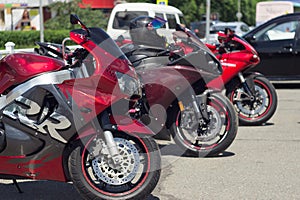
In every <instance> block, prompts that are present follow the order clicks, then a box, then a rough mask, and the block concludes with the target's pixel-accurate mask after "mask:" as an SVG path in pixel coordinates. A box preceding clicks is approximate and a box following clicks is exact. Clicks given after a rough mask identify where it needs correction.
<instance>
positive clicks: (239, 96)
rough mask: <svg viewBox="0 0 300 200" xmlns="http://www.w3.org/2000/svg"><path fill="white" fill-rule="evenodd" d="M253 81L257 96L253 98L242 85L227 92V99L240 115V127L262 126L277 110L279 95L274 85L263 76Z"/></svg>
mask: <svg viewBox="0 0 300 200" xmlns="http://www.w3.org/2000/svg"><path fill="white" fill-rule="evenodd" d="M253 81H254V89H255V94H254V96H253V97H252V98H251V96H250V95H248V94H247V92H245V90H244V88H243V86H242V85H241V84H238V85H235V86H233V87H230V88H229V90H228V91H227V97H228V98H229V99H230V101H231V102H232V104H233V105H234V107H235V109H236V111H237V113H238V117H239V124H240V125H245V126H257V125H262V124H263V123H266V122H267V121H268V120H269V119H270V118H271V117H272V116H273V115H274V113H275V111H276V108H277V93H276V90H275V88H274V86H273V85H272V83H270V81H269V80H268V79H267V78H266V77H262V76H257V77H254V78H253Z"/></svg>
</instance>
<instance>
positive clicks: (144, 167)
mask: <svg viewBox="0 0 300 200" xmlns="http://www.w3.org/2000/svg"><path fill="white" fill-rule="evenodd" d="M114 139H115V141H116V143H117V145H118V149H119V152H120V154H121V156H122V159H123V161H122V162H123V163H122V164H121V166H122V170H117V169H114V168H112V167H111V164H110V163H109V159H108V158H107V157H106V158H104V157H102V158H101V155H100V156H97V157H93V155H92V153H91V152H90V151H89V150H91V149H93V148H95V144H96V142H95V139H94V138H92V139H91V140H89V141H88V142H87V144H86V145H82V144H78V145H77V146H76V147H75V148H74V149H73V151H72V153H71V154H70V156H69V172H70V176H71V179H72V181H73V184H74V186H75V188H76V189H77V191H78V192H79V193H80V194H81V196H82V197H83V198H84V199H99V200H102V199H103V200H104V199H105V200H107V199H113V200H124V199H136V200H138V199H144V198H146V197H147V196H148V195H149V194H150V193H151V192H152V191H153V189H154V188H155V186H156V185H157V183H158V180H159V177H160V164H161V158H160V151H159V148H158V145H157V143H156V142H155V141H154V139H153V138H150V137H149V138H146V137H144V138H139V137H133V136H130V135H127V134H125V133H122V134H117V135H115V134H114Z"/></svg>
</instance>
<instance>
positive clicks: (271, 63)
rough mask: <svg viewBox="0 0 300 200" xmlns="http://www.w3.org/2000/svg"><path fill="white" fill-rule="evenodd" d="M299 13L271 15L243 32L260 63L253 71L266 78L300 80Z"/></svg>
mask: <svg viewBox="0 0 300 200" xmlns="http://www.w3.org/2000/svg"><path fill="white" fill-rule="evenodd" d="M299 25H300V13H293V14H286V15H282V16H279V17H276V18H273V19H271V20H269V21H267V22H266V23H264V24H262V25H260V26H258V27H256V28H254V29H253V30H251V31H250V32H248V33H246V34H245V35H244V36H243V38H244V39H246V40H247V41H248V42H249V43H250V44H251V45H252V46H253V47H254V48H255V49H256V50H257V52H258V54H259V56H260V58H261V62H260V64H258V65H257V66H256V67H255V68H254V69H253V70H254V71H258V72H261V73H262V74H264V75H265V76H267V77H268V78H269V79H270V80H300V26H299Z"/></svg>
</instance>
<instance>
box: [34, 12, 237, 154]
mask: <svg viewBox="0 0 300 200" xmlns="http://www.w3.org/2000/svg"><path fill="white" fill-rule="evenodd" d="M139 20H140V21H141V23H146V24H147V23H151V24H152V25H154V24H156V25H157V26H161V25H162V24H161V23H160V21H156V19H151V18H147V17H145V18H139ZM186 30H187V29H184V28H183V27H181V26H179V25H178V31H176V32H177V33H178V34H181V35H185V36H186V37H188V35H189V34H192V32H190V31H186ZM140 31H141V32H140ZM185 31H186V32H185ZM136 33H137V34H141V36H142V37H144V36H145V35H144V32H143V30H137V32H136ZM146 39H150V41H149V40H148V44H151V43H154V42H157V41H155V40H152V39H153V38H150V37H148V38H147V37H146V38H145V40H143V42H146ZM119 42H122V43H124V42H125V41H124V40H122V41H119ZM130 43H131V42H130V41H129V42H126V44H127V45H125V46H122V48H121V49H122V51H123V52H126V56H127V57H128V58H129V60H130V61H131V62H132V63H133V66H134V67H135V69H136V71H137V73H138V74H139V76H140V80H141V82H142V84H143V92H144V95H143V97H144V98H143V101H140V102H141V103H140V110H141V112H142V113H143V114H144V115H143V117H142V118H141V120H142V121H143V122H144V123H145V124H147V126H148V127H150V128H151V129H152V130H153V131H154V132H156V133H158V135H157V136H156V138H160V139H170V135H171V136H172V137H173V138H174V140H175V142H176V143H177V144H178V146H179V147H181V148H182V150H184V151H185V152H186V154H187V155H193V156H207V155H216V154H219V153H221V152H223V151H224V150H225V149H227V148H228V147H229V146H230V145H231V144H232V142H233V141H234V138H235V136H236V133H237V128H238V118H237V115H236V112H235V110H234V108H233V106H232V104H231V103H230V101H229V100H228V99H227V98H226V97H225V96H223V95H222V94H220V93H218V91H213V90H209V89H208V88H207V87H206V82H208V81H210V80H212V79H214V78H216V77H218V76H219V75H220V74H221V72H222V67H221V64H220V62H219V61H218V60H217V58H216V57H215V56H214V55H213V54H212V53H211V51H210V50H209V49H208V48H207V47H206V46H205V44H203V43H202V42H201V41H200V40H195V41H194V47H195V49H194V52H192V53H190V54H188V55H182V56H180V55H178V54H176V52H177V48H176V47H175V46H174V49H171V48H168V49H165V48H157V47H154V46H149V45H148V46H147V45H143V44H141V45H133V44H130ZM38 45H39V46H40V48H38V49H36V51H37V52H38V53H40V54H43V55H47V56H53V57H58V58H59V57H61V54H60V53H59V52H62V49H61V47H60V45H57V44H51V43H38ZM53 54H54V55H53Z"/></svg>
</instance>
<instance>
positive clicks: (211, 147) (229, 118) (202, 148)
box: [171, 93, 238, 157]
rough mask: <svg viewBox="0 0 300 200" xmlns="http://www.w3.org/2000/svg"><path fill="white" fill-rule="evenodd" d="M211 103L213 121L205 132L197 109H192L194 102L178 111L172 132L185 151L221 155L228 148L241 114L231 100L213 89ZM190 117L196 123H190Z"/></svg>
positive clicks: (202, 155)
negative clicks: (201, 130) (197, 116)
mask: <svg viewBox="0 0 300 200" xmlns="http://www.w3.org/2000/svg"><path fill="white" fill-rule="evenodd" d="M189 104H191V103H189ZM207 105H208V108H207V109H208V114H209V118H210V122H209V125H208V129H207V131H206V132H205V133H201V134H200V133H199V122H198V120H197V119H196V116H195V112H194V111H193V110H189V107H190V108H191V106H190V105H185V110H184V111H180V110H179V109H178V111H177V116H176V120H175V123H173V125H172V126H171V134H172V136H173V139H174V141H175V143H176V144H177V145H178V146H179V147H180V148H181V149H183V150H184V151H185V155H188V156H197V157H206V156H215V155H218V154H220V153H222V152H224V151H225V150H226V149H227V148H228V147H229V146H230V145H231V144H232V142H233V141H234V138H235V137H236V134H237V129H238V118H237V114H236V112H235V110H234V108H233V106H232V104H231V102H230V101H229V100H228V99H227V98H226V97H225V96H224V95H221V94H218V93H213V94H211V95H210V96H209V97H208V99H207ZM188 113H189V114H188ZM186 120H189V122H188V123H193V124H194V125H188V124H187V123H185V121H186Z"/></svg>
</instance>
